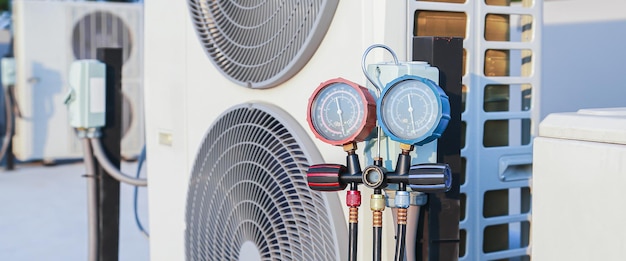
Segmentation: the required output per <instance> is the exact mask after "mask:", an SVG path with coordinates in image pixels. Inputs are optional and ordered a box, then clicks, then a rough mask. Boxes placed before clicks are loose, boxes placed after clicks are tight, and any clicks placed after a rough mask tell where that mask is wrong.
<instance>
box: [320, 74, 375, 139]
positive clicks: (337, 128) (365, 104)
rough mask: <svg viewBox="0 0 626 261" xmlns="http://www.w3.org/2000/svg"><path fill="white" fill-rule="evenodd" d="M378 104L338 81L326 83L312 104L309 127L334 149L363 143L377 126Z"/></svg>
mask: <svg viewBox="0 0 626 261" xmlns="http://www.w3.org/2000/svg"><path fill="white" fill-rule="evenodd" d="M375 106H376V105H375V103H374V99H373V97H372V95H371V94H370V93H369V91H368V90H367V89H366V88H364V87H361V86H359V85H357V84H355V83H352V82H349V81H346V80H343V79H335V80H331V81H327V82H325V83H323V84H322V85H321V86H320V87H319V88H318V89H317V90H316V91H315V93H314V94H313V96H312V97H311V100H310V102H309V115H308V116H309V117H308V120H309V125H310V126H311V128H312V129H313V131H314V132H315V135H316V136H317V137H318V138H319V139H321V140H322V141H324V142H326V143H329V144H332V145H343V144H347V143H350V142H360V141H363V139H364V138H365V137H367V135H368V134H369V133H370V132H371V131H372V128H373V127H374V126H375V125H376V112H375Z"/></svg>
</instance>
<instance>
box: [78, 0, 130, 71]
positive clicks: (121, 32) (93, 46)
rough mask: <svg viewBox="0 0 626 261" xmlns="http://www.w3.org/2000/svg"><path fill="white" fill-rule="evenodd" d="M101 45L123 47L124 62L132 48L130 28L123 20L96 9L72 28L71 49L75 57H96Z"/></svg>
mask: <svg viewBox="0 0 626 261" xmlns="http://www.w3.org/2000/svg"><path fill="white" fill-rule="evenodd" d="M101 47H111V48H123V49H122V57H123V59H124V62H126V61H127V60H128V58H129V57H130V54H131V52H132V48H133V41H132V39H131V32H130V29H129V28H128V26H127V25H126V24H124V21H123V20H122V19H121V18H120V17H118V16H117V15H114V14H112V13H109V12H101V11H96V12H92V13H89V14H88V15H85V16H84V17H83V18H81V19H80V20H79V21H78V22H76V24H75V25H74V29H73V30H72V51H73V53H74V58H76V59H96V51H97V49H98V48H101Z"/></svg>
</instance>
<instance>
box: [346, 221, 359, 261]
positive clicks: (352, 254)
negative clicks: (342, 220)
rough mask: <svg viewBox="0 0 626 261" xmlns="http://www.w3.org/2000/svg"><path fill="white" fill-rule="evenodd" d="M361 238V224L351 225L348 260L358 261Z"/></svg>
mask: <svg viewBox="0 0 626 261" xmlns="http://www.w3.org/2000/svg"><path fill="white" fill-rule="evenodd" d="M358 238H359V223H350V238H349V239H348V240H349V241H348V245H349V246H350V248H349V249H348V260H350V261H356V260H357V259H356V258H357V240H358Z"/></svg>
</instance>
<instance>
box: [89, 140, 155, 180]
mask: <svg viewBox="0 0 626 261" xmlns="http://www.w3.org/2000/svg"><path fill="white" fill-rule="evenodd" d="M90 140H91V146H92V147H93V154H94V155H95V156H96V159H97V160H98V163H100V166H102V168H104V170H105V171H106V172H107V173H109V175H111V177H113V178H115V179H117V180H118V181H120V182H124V183H127V184H130V185H133V186H139V187H145V186H147V185H148V180H147V179H140V178H134V177H132V176H129V175H126V174H124V173H122V172H121V171H120V170H119V169H117V167H115V166H113V164H111V162H110V161H109V159H108V158H107V157H106V155H105V154H104V149H103V148H102V144H101V143H100V139H98V138H90Z"/></svg>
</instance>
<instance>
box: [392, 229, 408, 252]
mask: <svg viewBox="0 0 626 261" xmlns="http://www.w3.org/2000/svg"><path fill="white" fill-rule="evenodd" d="M405 250H406V224H398V235H396V256H395V258H394V260H396V261H404V251H405Z"/></svg>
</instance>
